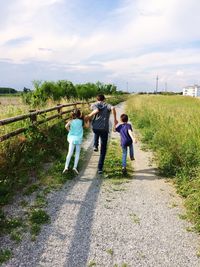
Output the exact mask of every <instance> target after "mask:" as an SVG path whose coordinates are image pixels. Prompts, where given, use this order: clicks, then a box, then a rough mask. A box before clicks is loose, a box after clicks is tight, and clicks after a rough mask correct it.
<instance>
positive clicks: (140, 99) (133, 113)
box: [127, 95, 200, 230]
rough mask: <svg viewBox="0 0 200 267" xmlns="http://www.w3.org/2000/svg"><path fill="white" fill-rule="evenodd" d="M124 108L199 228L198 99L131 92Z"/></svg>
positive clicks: (199, 117) (199, 154)
mask: <svg viewBox="0 0 200 267" xmlns="http://www.w3.org/2000/svg"><path fill="white" fill-rule="evenodd" d="M127 111H128V113H129V115H130V118H131V120H132V122H133V124H134V125H135V127H136V128H138V129H140V131H141V133H142V141H143V142H145V143H148V144H149V146H150V148H152V149H153V150H154V151H156V159H157V162H158V167H159V169H160V172H161V174H163V175H165V176H169V177H176V182H177V188H178V192H179V193H180V194H181V195H182V196H184V197H185V198H186V206H187V207H188V216H189V217H190V218H191V219H192V220H194V221H195V222H196V228H197V229H198V230H200V190H199V189H200V172H199V171H200V100H199V99H193V98H189V97H183V96H149V95H145V96H134V97H132V98H131V99H130V100H128V102H127Z"/></svg>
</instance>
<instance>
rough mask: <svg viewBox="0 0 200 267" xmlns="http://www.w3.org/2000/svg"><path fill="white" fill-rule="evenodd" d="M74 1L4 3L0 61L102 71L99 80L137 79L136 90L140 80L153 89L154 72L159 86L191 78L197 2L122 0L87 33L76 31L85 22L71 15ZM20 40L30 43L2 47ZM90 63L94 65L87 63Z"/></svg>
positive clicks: (196, 59) (197, 59)
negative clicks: (160, 81) (42, 62)
mask: <svg viewBox="0 0 200 267" xmlns="http://www.w3.org/2000/svg"><path fill="white" fill-rule="evenodd" d="M79 1H81V0H76V1H74V2H73V3H72V1H70V0H35V1H31V0H17V1H15V2H14V4H12V5H11V4H10V7H9V8H8V13H7V14H3V15H4V19H5V21H4V27H1V28H0V49H1V53H0V57H4V58H7V59H11V60H12V61H13V62H15V63H17V64H24V63H25V62H26V63H27V62H32V61H44V62H49V63H50V64H51V65H52V64H55V65H59V66H63V65H67V70H68V71H70V72H74V73H75V72H80V73H86V72H88V73H90V72H91V73H93V74H92V75H94V73H95V72H98V70H99V71H104V72H105V76H104V77H105V80H106V79H110V78H113V79H114V81H116V82H118V81H119V83H120V81H124V80H126V79H129V80H130V82H131V81H133V82H135V81H136V80H137V83H138V84H140V83H141V87H142V84H143V82H144V80H146V81H147V82H149V83H152V85H153V84H154V78H155V76H156V75H157V73H158V74H159V75H161V77H162V78H161V80H163V82H164V80H170V81H171V82H172V83H174V85H176V84H177V85H179V82H178V79H179V80H181V81H182V82H185V83H186V82H188V81H189V80H190V79H195V75H196V72H195V69H194V68H193V67H191V65H194V64H200V56H198V54H199V49H198V46H197V45H193V43H195V42H196V41H198V40H199V39H200V32H199V31H198V29H197V25H199V24H200V16H199V9H200V2H199V1H197V0H190V1H188V0H168V1H166V0H136V1H131V0H124V1H121V5H120V6H118V7H117V8H116V9H114V10H113V11H112V12H110V15H109V16H108V17H106V18H105V20H104V21H99V23H98V26H97V27H95V28H93V29H92V28H90V30H88V32H87V29H84V25H83V26H81V20H83V21H84V20H87V18H85V17H80V18H78V17H77V16H76V13H74V10H75V9H74V5H75V4H76V5H78V3H79ZM4 4H5V3H4ZM91 16H92V14H91ZM96 20H97V21H98V18H96ZM77 21H80V22H79V23H78V24H76V23H77ZM83 31H84V34H82V32H83ZM23 37H30V41H28V42H24V43H23V42H22V43H21V44H20V45H17V46H15V45H13V46H12V47H8V46H6V43H7V42H8V41H10V40H14V39H19V38H22V39H23ZM188 44H189V47H188ZM90 58H91V59H90ZM111 58H112V59H111ZM94 60H95V61H96V62H97V63H98V64H92V62H91V61H94ZM74 62H76V64H74ZM70 64H71V65H70ZM70 66H71V67H70ZM106 72H107V74H106ZM192 73H194V75H193V74H192ZM92 78H94V77H92ZM97 80H98V76H97Z"/></svg>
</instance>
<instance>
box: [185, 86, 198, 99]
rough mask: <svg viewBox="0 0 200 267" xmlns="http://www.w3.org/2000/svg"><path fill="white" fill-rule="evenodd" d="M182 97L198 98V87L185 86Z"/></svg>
mask: <svg viewBox="0 0 200 267" xmlns="http://www.w3.org/2000/svg"><path fill="white" fill-rule="evenodd" d="M183 95H186V96H192V97H198V96H199V97H200V86H199V85H197V84H195V85H193V86H187V87H184V88H183Z"/></svg>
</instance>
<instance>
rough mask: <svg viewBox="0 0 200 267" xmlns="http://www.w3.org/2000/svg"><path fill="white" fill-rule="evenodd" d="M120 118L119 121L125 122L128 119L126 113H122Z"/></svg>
mask: <svg viewBox="0 0 200 267" xmlns="http://www.w3.org/2000/svg"><path fill="white" fill-rule="evenodd" d="M120 118H121V121H122V122H127V121H128V115H126V114H122V115H121V116H120Z"/></svg>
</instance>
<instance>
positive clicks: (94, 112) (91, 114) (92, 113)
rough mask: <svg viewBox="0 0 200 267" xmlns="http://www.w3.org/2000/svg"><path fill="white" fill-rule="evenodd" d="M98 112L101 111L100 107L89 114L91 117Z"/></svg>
mask: <svg viewBox="0 0 200 267" xmlns="http://www.w3.org/2000/svg"><path fill="white" fill-rule="evenodd" d="M97 113H99V110H98V109H95V110H93V111H92V112H90V114H88V115H87V116H88V117H89V118H91V117H92V116H94V115H96V114H97Z"/></svg>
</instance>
